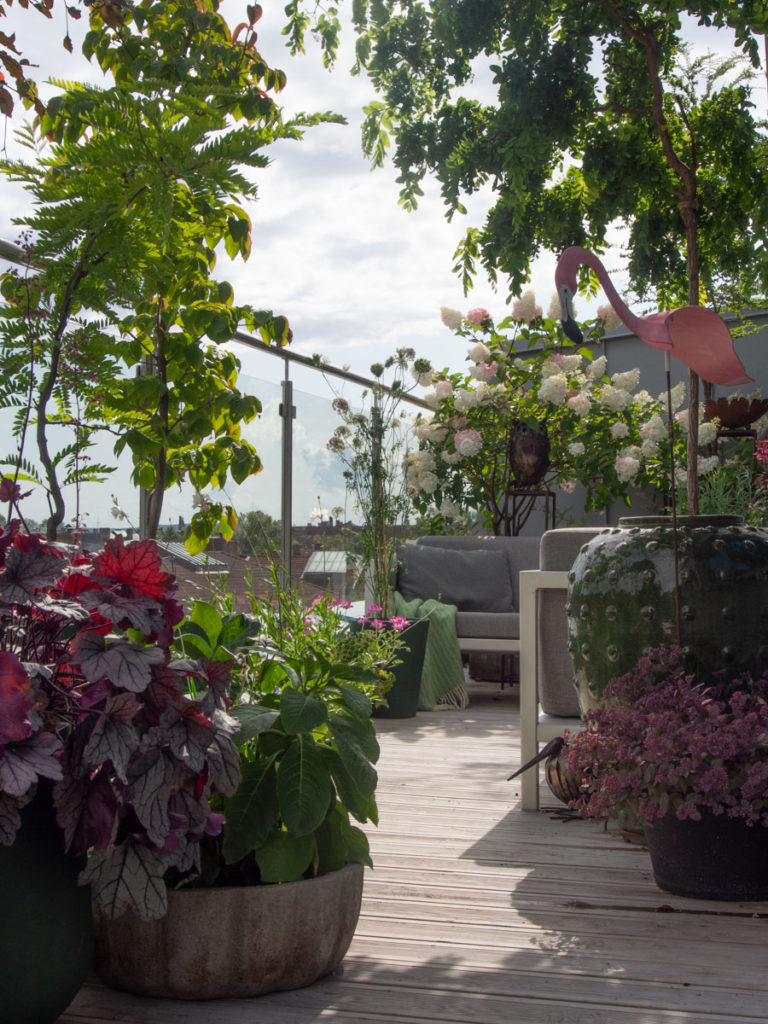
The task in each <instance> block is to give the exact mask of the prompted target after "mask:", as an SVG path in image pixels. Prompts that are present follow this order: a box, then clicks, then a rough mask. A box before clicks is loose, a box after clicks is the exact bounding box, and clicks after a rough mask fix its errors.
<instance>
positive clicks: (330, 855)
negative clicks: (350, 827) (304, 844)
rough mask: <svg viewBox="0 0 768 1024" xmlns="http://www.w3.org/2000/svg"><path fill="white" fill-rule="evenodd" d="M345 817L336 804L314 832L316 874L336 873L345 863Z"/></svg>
mask: <svg viewBox="0 0 768 1024" xmlns="http://www.w3.org/2000/svg"><path fill="white" fill-rule="evenodd" d="M345 822H346V817H345V815H344V812H343V811H342V810H341V809H340V807H339V805H338V804H336V805H335V806H334V808H333V809H332V810H331V812H330V814H328V815H327V816H326V818H325V821H324V822H323V823H322V824H321V826H320V828H319V829H318V830H317V832H315V840H316V842H317V873H318V874H319V875H324V874H326V873H327V872H328V871H338V870H339V868H343V867H344V865H345V864H346V863H347V860H348V856H347V837H346V834H345V830H344V825H345Z"/></svg>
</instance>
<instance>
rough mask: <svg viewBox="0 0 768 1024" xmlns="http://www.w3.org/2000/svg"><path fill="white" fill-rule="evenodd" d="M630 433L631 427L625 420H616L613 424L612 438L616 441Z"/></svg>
mask: <svg viewBox="0 0 768 1024" xmlns="http://www.w3.org/2000/svg"><path fill="white" fill-rule="evenodd" d="M628 433H629V427H628V426H627V424H626V423H625V422H624V421H623V420H616V422H615V423H612V424H611V437H615V438H616V440H620V439H621V438H622V437H626V436H627V434H628Z"/></svg>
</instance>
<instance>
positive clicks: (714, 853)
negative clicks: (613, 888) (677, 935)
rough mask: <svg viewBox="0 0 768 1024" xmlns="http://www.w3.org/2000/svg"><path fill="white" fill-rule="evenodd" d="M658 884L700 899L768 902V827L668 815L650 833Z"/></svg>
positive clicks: (709, 816) (717, 817) (647, 834)
mask: <svg viewBox="0 0 768 1024" xmlns="http://www.w3.org/2000/svg"><path fill="white" fill-rule="evenodd" d="M645 838H646V842H647V844H648V852H649V853H650V855H651V865H652V867H653V874H654V877H655V879H656V884H657V885H658V886H659V888H660V889H665V890H666V891H667V892H672V893H675V894H676V895H677V896H691V897H693V898H694V899H700V900H736V901H741V900H766V899H768V828H764V827H763V826H762V825H759V824H758V825H747V824H746V823H745V822H744V820H743V819H742V818H728V817H726V815H725V814H718V815H716V814H712V813H711V812H710V811H703V812H702V818H701V821H691V820H690V819H688V818H686V819H685V820H684V821H679V820H678V819H677V818H676V817H675V816H674V815H667V816H666V817H664V818H662V819H661V820H660V821H657V822H656V823H655V824H654V825H653V826H649V827H648V828H646V830H645Z"/></svg>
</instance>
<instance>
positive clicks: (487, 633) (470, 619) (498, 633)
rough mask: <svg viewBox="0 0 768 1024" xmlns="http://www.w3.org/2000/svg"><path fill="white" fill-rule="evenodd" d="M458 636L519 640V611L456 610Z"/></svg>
mask: <svg viewBox="0 0 768 1024" xmlns="http://www.w3.org/2000/svg"><path fill="white" fill-rule="evenodd" d="M456 636H460V637H462V638H464V637H480V638H481V639H483V640H517V639H518V637H519V636H520V615H519V613H518V612H456Z"/></svg>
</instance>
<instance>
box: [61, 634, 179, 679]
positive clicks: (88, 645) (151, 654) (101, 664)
mask: <svg viewBox="0 0 768 1024" xmlns="http://www.w3.org/2000/svg"><path fill="white" fill-rule="evenodd" d="M70 660H71V661H72V663H73V664H74V665H79V666H80V670H81V671H82V673H83V675H84V676H85V678H86V679H87V680H88V681H89V682H94V683H95V682H97V681H98V680H99V679H103V678H104V677H106V678H107V679H109V680H110V682H111V683H112V684H113V685H114V686H119V687H120V688H121V689H124V690H131V691H132V692H133V693H141V691H142V690H145V689H146V688H147V685H148V684H149V681H150V679H151V678H152V666H153V665H162V664H164V662H165V652H164V651H163V650H162V649H161V648H159V647H144V646H143V645H142V644H137V643H134V641H132V640H127V639H126V638H124V637H104V636H101V634H99V633H90V632H89V633H80V634H78V636H76V637H75V639H74V640H73V641H72V649H71V653H70Z"/></svg>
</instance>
